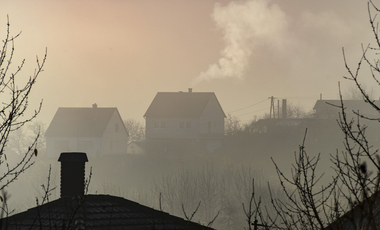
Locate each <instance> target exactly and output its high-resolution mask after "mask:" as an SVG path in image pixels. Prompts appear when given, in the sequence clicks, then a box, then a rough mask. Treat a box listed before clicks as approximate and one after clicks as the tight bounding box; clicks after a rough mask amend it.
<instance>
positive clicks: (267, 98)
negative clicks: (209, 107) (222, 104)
mask: <svg viewBox="0 0 380 230" xmlns="http://www.w3.org/2000/svg"><path fill="white" fill-rule="evenodd" d="M266 100H268V98H266V99H264V100H262V101H260V102H257V103H255V104H252V105H249V106H247V107H244V108H241V109H237V110H234V111H230V112H227V113H234V112H237V111H241V110H243V109H248V108H250V107H252V106H255V105H258V104H260V103H262V102H264V101H266Z"/></svg>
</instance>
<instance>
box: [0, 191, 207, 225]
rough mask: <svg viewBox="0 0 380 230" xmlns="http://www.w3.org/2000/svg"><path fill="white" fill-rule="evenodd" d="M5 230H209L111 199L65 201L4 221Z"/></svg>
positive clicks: (124, 200) (125, 201) (94, 198)
mask: <svg viewBox="0 0 380 230" xmlns="http://www.w3.org/2000/svg"><path fill="white" fill-rule="evenodd" d="M1 224H2V228H1V229H10V230H15V229H94V230H101V229H112V230H117V229H133V230H151V229H166V230H172V229H205V230H211V228H209V227H205V226H202V225H200V224H197V223H194V222H189V221H186V220H184V219H182V218H179V217H175V216H172V215H169V214H168V213H165V212H162V211H158V210H155V209H152V208H148V207H146V206H143V205H140V204H138V203H136V202H133V201H130V200H126V199H124V198H121V197H115V196H110V195H86V196H84V197H80V196H77V197H65V198H60V199H58V200H55V201H52V202H50V203H47V204H44V205H42V206H39V207H35V208H32V209H29V210H27V211H26V212H23V213H19V214H16V215H13V216H11V217H8V218H6V219H2V220H1Z"/></svg>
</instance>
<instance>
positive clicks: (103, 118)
mask: <svg viewBox="0 0 380 230" xmlns="http://www.w3.org/2000/svg"><path fill="white" fill-rule="evenodd" d="M115 112H116V113H117V115H118V116H119V117H120V114H119V112H118V110H117V108H99V107H95V108H93V107H88V108H64V107H60V108H58V110H57V112H56V114H55V115H54V118H53V120H52V121H51V123H50V125H49V127H48V129H47V130H46V134H45V136H49V137H101V136H103V133H104V131H105V129H106V127H107V125H108V123H109V121H110V120H111V118H112V115H113V114H114V113H115ZM120 120H121V122H122V119H121V117H120ZM122 123H123V122H122ZM123 127H124V130H125V132H127V131H126V129H125V126H124V125H123Z"/></svg>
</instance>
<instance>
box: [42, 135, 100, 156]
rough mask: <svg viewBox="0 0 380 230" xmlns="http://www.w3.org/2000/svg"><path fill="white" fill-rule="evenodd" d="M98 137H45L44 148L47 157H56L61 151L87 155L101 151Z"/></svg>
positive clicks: (97, 153)
mask: <svg viewBox="0 0 380 230" xmlns="http://www.w3.org/2000/svg"><path fill="white" fill-rule="evenodd" d="M101 146H102V144H101V138H100V137H47V138H46V150H47V155H48V156H49V157H58V156H59V155H60V154H61V153H62V152H85V153H86V154H87V155H88V156H89V157H91V156H97V155H99V154H100V151H101Z"/></svg>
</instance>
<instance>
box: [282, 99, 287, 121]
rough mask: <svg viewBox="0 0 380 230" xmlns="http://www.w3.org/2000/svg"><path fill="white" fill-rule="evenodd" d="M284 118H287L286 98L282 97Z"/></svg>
mask: <svg viewBox="0 0 380 230" xmlns="http://www.w3.org/2000/svg"><path fill="white" fill-rule="evenodd" d="M282 118H284V119H285V118H287V108H286V99H282Z"/></svg>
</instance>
